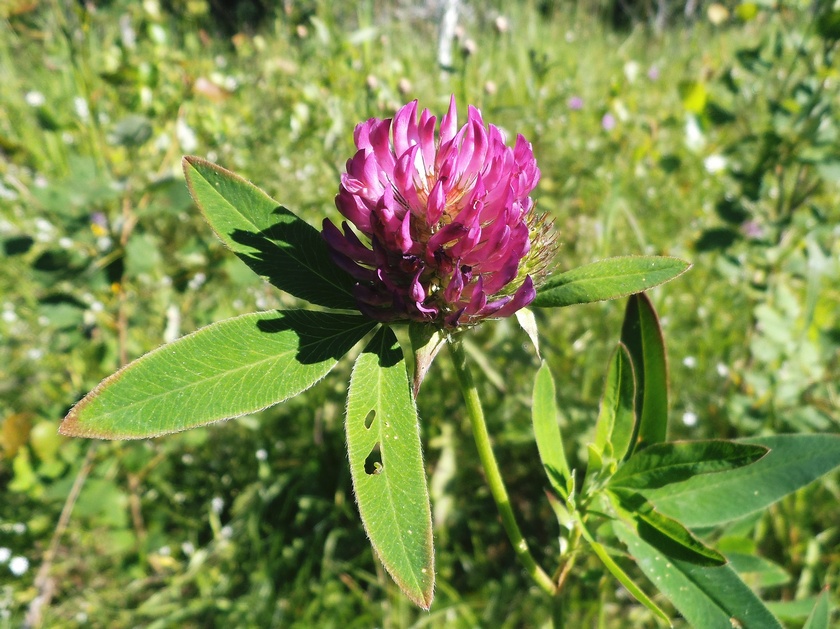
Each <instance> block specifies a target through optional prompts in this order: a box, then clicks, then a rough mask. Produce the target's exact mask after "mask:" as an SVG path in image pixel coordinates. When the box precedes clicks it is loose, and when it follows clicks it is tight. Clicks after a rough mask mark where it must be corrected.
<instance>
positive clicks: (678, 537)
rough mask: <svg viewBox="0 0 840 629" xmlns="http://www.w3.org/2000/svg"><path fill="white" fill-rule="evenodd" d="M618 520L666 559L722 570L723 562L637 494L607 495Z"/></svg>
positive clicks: (615, 492)
mask: <svg viewBox="0 0 840 629" xmlns="http://www.w3.org/2000/svg"><path fill="white" fill-rule="evenodd" d="M607 495H608V496H609V498H610V500H611V502H612V503H613V506H614V507H615V509H616V512H617V513H618V515H619V517H620V518H621V519H623V520H624V521H625V522H627V523H629V524H632V525H633V528H634V529H635V530H636V533H637V534H638V535H639V537H641V538H642V539H644V540H645V541H646V542H648V543H649V544H651V545H652V546H654V547H656V548H657V549H658V550H659V551H660V552H662V553H663V554H664V555H666V556H667V557H668V558H679V559H683V560H685V561H688V562H691V563H696V564H699V565H703V566H722V565H723V564H725V563H726V558H725V557H724V556H723V555H721V554H720V553H719V552H717V551H716V550H714V549H712V548H709V547H708V546H706V545H705V544H704V543H703V542H701V541H700V540H698V539H697V538H696V537H694V536H693V535H692V534H691V532H690V531H689V530H688V529H687V528H685V527H684V526H683V525H682V524H680V523H679V522H677V521H676V520H674V519H672V518H669V517H667V516H664V515H662V514H661V513H659V512H658V511H656V509H654V508H653V505H652V504H651V503H650V502H648V501H647V500H646V499H645V498H644V496H642V495H641V494H638V493H635V492H632V491H629V490H626V489H610V490H609V491H608V492H607Z"/></svg>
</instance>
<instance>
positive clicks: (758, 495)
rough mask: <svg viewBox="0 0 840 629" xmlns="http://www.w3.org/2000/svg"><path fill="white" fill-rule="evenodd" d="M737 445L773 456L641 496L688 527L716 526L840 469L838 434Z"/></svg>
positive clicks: (777, 437)
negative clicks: (749, 446)
mask: <svg viewBox="0 0 840 629" xmlns="http://www.w3.org/2000/svg"><path fill="white" fill-rule="evenodd" d="M738 443H742V444H753V445H759V446H763V447H766V448H769V449H770V451H769V452H768V453H767V455H766V456H764V457H762V458H761V459H760V460H759V461H756V462H755V463H753V464H752V465H748V466H746V467H739V468H738V469H734V470H730V471H727V472H720V473H717V474H706V475H703V476H698V477H696V478H690V479H688V480H686V481H683V482H681V483H674V484H671V485H666V486H664V487H661V488H659V489H653V490H645V491H644V492H643V493H644V494H645V496H647V497H648V498H649V499H650V500H651V501H652V502H653V503H654V504H655V505H656V508H657V509H658V510H659V511H660V512H662V513H664V514H666V515H669V516H671V517H673V518H676V519H678V520H679V521H680V522H682V523H683V524H685V525H686V526H691V527H699V526H714V525H715V524H720V523H722V522H728V521H730V520H735V519H738V518H741V517H743V516H745V515H748V514H750V513H753V512H755V511H758V510H760V509H763V508H765V507H767V506H769V505H771V504H773V503H774V502H776V501H777V500H780V499H781V498H782V497H784V496H786V495H787V494H789V493H791V492H794V491H796V490H797V489H799V488H800V487H804V486H805V485H807V484H808V483H810V482H812V481H814V480H816V479H818V478H819V477H820V476H822V475H823V474H827V473H828V472H830V471H832V470H833V469H835V468H837V467H838V466H840V435H771V436H767V437H755V438H750V439H739V440H738Z"/></svg>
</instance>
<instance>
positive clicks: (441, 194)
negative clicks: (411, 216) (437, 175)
mask: <svg viewBox="0 0 840 629" xmlns="http://www.w3.org/2000/svg"><path fill="white" fill-rule="evenodd" d="M445 209H446V192H445V191H444V189H443V182H442V181H438V182H437V183H436V184H435V186H434V188H432V191H431V192H430V193H429V200H428V203H427V205H426V222H427V223H428V224H429V225H436V224H437V222H438V221H439V220H440V217H441V216H443V212H444V210H445Z"/></svg>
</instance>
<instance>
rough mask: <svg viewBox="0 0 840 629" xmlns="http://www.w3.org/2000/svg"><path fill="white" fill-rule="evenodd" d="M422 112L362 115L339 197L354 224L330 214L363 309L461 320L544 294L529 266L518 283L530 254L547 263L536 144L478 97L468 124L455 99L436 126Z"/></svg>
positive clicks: (331, 240)
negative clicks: (536, 222) (538, 249)
mask: <svg viewBox="0 0 840 629" xmlns="http://www.w3.org/2000/svg"><path fill="white" fill-rule="evenodd" d="M418 110H419V107H418V103H417V101H413V102H411V103H408V104H407V105H405V106H403V107H401V108H400V109H399V110H398V111H397V112H396V114H395V115H394V117H393V119H378V118H371V119H370V120H368V121H366V122H364V123H362V124H360V125H357V127H356V129H355V132H354V139H355V141H356V146H357V148H358V151H357V152H356V154H355V155H354V156H353V157H352V158H350V159H349V160H348V161H347V169H346V172H345V173H344V174H343V175H342V176H341V183H340V185H339V190H338V195H336V207H337V208H338V209H339V211H340V212H341V214H342V215H343V216H344V217H345V218H346V220H347V222H346V223H344V225H343V232H342V231H339V229H338V228H337V227H336V226H335V225H334V224H333V223H331V222H330V221H325V222H324V226H323V231H322V233H323V238H324V242H325V243H326V244H327V247H328V249H329V251H330V254H331V256H332V257H333V259H334V260H335V262H336V264H338V265H339V266H341V268H344V269H345V270H347V272H348V273H351V274H352V275H353V277H355V278H356V279H357V281H358V285H357V288H356V293H355V294H356V299H357V303H358V304H359V310H360V311H361V312H362V313H364V314H366V315H368V316H370V317H372V318H374V319H376V320H381V321H396V320H404V319H408V320H415V321H424V322H432V323H434V324H435V325H438V326H440V327H444V328H446V327H450V328H451V327H456V326H458V325H465V324H467V325H473V324H475V323H478V322H480V321H481V320H482V319H484V318H486V317H491V316H508V315H510V314H512V313H514V312H515V311H516V310H517V309H519V308H521V307H523V306H524V305H527V304H528V303H530V302H531V300H533V298H534V295H535V289H534V281H533V279H532V277H531V276H527V277H526V278H525V279H524V280H522V281H521V285H519V286H518V288H516V290H515V291H513V289H512V288H511V286H510V284H511V282H514V281H517V279H516V278H517V277H518V274H519V272H520V269H521V268H522V265H523V259H524V258H526V256H531V257H529V258H528V261H527V262H526V263H525V264H528V265H529V266H528V267H527V268H529V269H531V268H536V269H537V270H538V272H541V267H540V266H539V263H540V260H541V258H540V257H536V258H535V257H533V256H534V254H533V253H529V252H530V250H531V247H532V243H531V241H530V238H531V237H532V232H531V230H532V226H533V224H532V223H531V222H530V218H529V214H530V212H531V211H532V209H533V207H534V201H533V200H532V199H531V198H530V196H529V195H530V193H531V191H532V190H533V189H534V186H536V184H537V182H538V181H539V178H540V171H539V168H537V164H536V161H535V160H534V155H533V148H532V146H531V144H529V143H528V142H527V141H526V140H525V139H524V138H523V137H522V136H517V138H516V142H515V144H514V146H513V147H510V146H507V145H506V144H505V138H504V134H503V132H502V131H501V130H500V129H499V128H498V127H496V126H494V125H485V123H484V120H483V119H482V116H481V112H480V111H479V110H478V109H476V108H475V107H469V108H468V112H467V121H466V124H464V125H463V126H461V127H460V128H459V127H458V123H457V114H456V107H455V99H454V97H452V98H450V102H449V109H448V111H447V112H446V114H445V115H444V116H443V117H442V118H441V119H440V126H439V129H438V130H437V132H436V129H435V125H436V123H437V119H436V118H435V117H434V116H433V115H432V114H431V113H430V112H429V110H428V109H423V110H422V111H420V112H419V116H418ZM534 231H535V232H538V231H540V230H534ZM543 231H544V230H543ZM357 234H358V235H357ZM360 236H361V238H360ZM541 237H542V236H541ZM547 239H548V238H547ZM548 240H549V243H550V239H548ZM368 242H369V243H370V244H368ZM538 255H540V256H543V254H538ZM543 257H545V256H543ZM535 263H536V265H537V266H535V267H534V266H531V265H534V264H535Z"/></svg>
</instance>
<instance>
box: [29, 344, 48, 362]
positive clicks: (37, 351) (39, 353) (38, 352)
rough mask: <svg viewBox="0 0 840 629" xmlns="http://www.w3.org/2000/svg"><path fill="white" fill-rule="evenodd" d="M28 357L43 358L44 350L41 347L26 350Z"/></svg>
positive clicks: (32, 358) (33, 358)
mask: <svg viewBox="0 0 840 629" xmlns="http://www.w3.org/2000/svg"><path fill="white" fill-rule="evenodd" d="M26 357H27V358H28V359H29V360H41V359H42V358H43V357H44V350H42V349H41V348H39V347H33V348H32V349H30V350H29V351H28V352H26Z"/></svg>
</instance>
